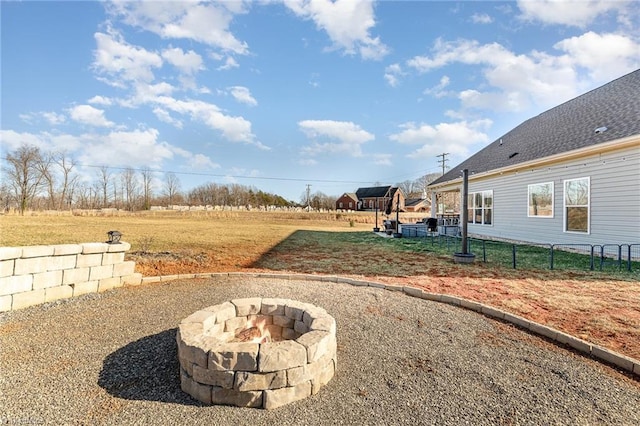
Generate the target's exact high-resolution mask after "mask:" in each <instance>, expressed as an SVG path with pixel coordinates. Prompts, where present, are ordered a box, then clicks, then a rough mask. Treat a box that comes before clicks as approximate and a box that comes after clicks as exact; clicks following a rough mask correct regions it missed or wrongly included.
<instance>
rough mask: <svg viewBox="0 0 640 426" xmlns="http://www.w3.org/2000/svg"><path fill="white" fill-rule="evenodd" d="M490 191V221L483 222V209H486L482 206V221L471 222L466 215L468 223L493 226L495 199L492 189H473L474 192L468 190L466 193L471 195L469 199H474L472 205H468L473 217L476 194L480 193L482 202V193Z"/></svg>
mask: <svg viewBox="0 0 640 426" xmlns="http://www.w3.org/2000/svg"><path fill="white" fill-rule="evenodd" d="M487 192H488V193H490V194H491V223H484V211H485V210H486V209H485V207H484V206H483V207H482V223H477V222H471V221H470V220H469V219H470V218H469V217H467V223H468V224H469V225H479V226H493V225H494V223H495V219H496V218H495V214H494V213H495V200H494V198H493V189H488V190H484V191H475V192H469V193H468V194H467V195H468V196H471V199H472V200H474V202H473V205H472V206H471V207H469V208H470V209H471V210H472V211H473V214H474V217H475V210H476V208H475V199H476V194H482V200H483V204H484V197H485V196H484V194H485V193H487Z"/></svg>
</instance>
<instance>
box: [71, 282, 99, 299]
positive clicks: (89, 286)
mask: <svg viewBox="0 0 640 426" xmlns="http://www.w3.org/2000/svg"><path fill="white" fill-rule="evenodd" d="M71 288H73V297H77V296H81V295H83V294H88V293H97V292H98V281H85V282H81V283H74V284H71Z"/></svg>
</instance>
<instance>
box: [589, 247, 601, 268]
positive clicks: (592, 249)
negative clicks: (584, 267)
mask: <svg viewBox="0 0 640 426" xmlns="http://www.w3.org/2000/svg"><path fill="white" fill-rule="evenodd" d="M594 248H595V246H591V268H590V269H591V270H592V271H593V268H594V263H593V251H594ZM600 270H601V271H602V257H600Z"/></svg>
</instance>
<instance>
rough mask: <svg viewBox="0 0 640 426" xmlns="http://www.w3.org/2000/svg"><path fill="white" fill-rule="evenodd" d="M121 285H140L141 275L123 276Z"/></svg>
mask: <svg viewBox="0 0 640 426" xmlns="http://www.w3.org/2000/svg"><path fill="white" fill-rule="evenodd" d="M122 284H123V285H140V284H142V274H140V273H135V274H131V275H125V276H123V277H122Z"/></svg>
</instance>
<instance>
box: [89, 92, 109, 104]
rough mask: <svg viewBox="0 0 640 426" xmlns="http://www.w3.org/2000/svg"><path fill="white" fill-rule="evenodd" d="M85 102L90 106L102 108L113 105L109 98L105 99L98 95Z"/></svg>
mask: <svg viewBox="0 0 640 426" xmlns="http://www.w3.org/2000/svg"><path fill="white" fill-rule="evenodd" d="M87 102H89V103H90V104H96V105H104V106H110V105H113V101H112V100H111V98H106V97H104V96H100V95H96V96H94V97H93V98H91V99H89V100H88V101H87Z"/></svg>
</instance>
